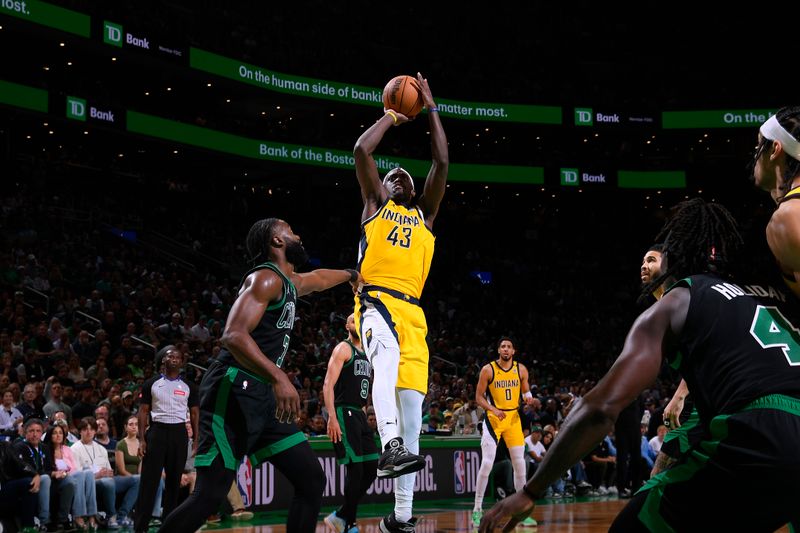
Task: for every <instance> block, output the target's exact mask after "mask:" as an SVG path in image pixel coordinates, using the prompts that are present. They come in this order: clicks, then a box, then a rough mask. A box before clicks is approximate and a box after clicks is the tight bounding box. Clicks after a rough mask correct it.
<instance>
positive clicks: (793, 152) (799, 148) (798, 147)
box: [759, 115, 800, 160]
mask: <svg viewBox="0 0 800 533" xmlns="http://www.w3.org/2000/svg"><path fill="white" fill-rule="evenodd" d="M759 131H760V132H761V135H762V136H764V138H766V139H769V140H770V141H778V142H779V143H781V147H782V148H783V151H784V152H786V153H787V154H788V155H789V156H790V157H792V158H794V159H797V160H800V142H798V141H797V139H795V138H794V137H793V136H792V134H791V133H789V132H788V131H786V130H785V129H784V128H783V126H781V123H780V122H778V119H777V117H776V116H775V115H772V116H771V117H769V119H768V120H767V121H766V122H765V123H763V124H762V125H761V128H759Z"/></svg>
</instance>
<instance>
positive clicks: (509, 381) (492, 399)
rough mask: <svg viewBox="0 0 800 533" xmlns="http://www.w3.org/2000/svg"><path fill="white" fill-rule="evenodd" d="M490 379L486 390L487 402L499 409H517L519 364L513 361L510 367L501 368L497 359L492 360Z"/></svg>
mask: <svg viewBox="0 0 800 533" xmlns="http://www.w3.org/2000/svg"><path fill="white" fill-rule="evenodd" d="M490 364H491V365H492V380H491V381H490V382H489V385H488V387H487V388H486V391H487V392H488V393H489V397H488V400H489V403H491V404H492V405H494V406H495V407H497V408H498V409H500V410H501V411H516V410H517V409H519V399H520V397H521V396H520V391H521V390H522V389H521V387H522V385H521V381H522V380H521V379H520V377H519V364H518V363H517V362H516V361H514V363H513V364H512V365H511V368H509V369H508V370H503V369H502V368H500V365H499V364H497V361H492V362H491V363H490Z"/></svg>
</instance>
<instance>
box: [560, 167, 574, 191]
mask: <svg viewBox="0 0 800 533" xmlns="http://www.w3.org/2000/svg"><path fill="white" fill-rule="evenodd" d="M561 185H567V186H570V187H577V186H578V169H577V168H562V169H561Z"/></svg>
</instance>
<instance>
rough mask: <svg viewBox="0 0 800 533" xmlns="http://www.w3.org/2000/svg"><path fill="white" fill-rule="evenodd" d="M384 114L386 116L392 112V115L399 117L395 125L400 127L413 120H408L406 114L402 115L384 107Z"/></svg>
mask: <svg viewBox="0 0 800 533" xmlns="http://www.w3.org/2000/svg"><path fill="white" fill-rule="evenodd" d="M383 112H384V114H385V113H389V112H391V113H392V115H394V116H395V117H397V120H395V121H394V125H395V126H399V125H400V124H404V123H406V122H408V121H409V120H412V119H410V118H408V117H407V116H405V115H404V114H402V113H400V112H398V111H395V110H394V109H389V108H388V107H384V108H383Z"/></svg>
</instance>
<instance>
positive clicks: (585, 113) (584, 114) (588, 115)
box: [575, 107, 594, 126]
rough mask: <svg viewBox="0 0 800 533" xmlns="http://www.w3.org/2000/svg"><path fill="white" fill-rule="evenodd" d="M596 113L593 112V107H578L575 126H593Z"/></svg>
mask: <svg viewBox="0 0 800 533" xmlns="http://www.w3.org/2000/svg"><path fill="white" fill-rule="evenodd" d="M593 115H594V113H593V112H592V108H591V107H582V108H581V107H576V108H575V125H576V126H593V125H594V119H593V118H592V116H593Z"/></svg>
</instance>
